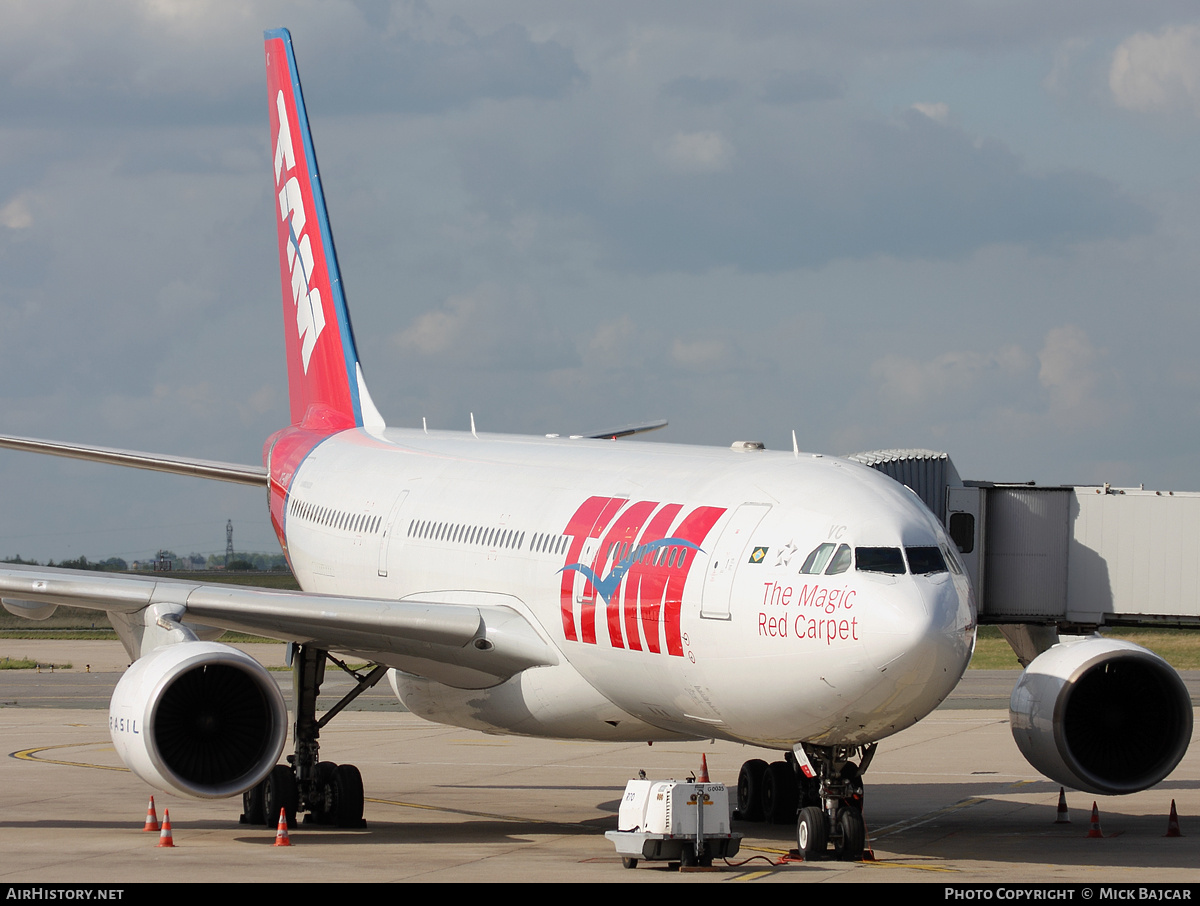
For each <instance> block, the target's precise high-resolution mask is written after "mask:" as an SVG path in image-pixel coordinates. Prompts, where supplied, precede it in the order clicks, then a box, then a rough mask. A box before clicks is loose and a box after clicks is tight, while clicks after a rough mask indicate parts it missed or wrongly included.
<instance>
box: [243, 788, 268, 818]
mask: <svg viewBox="0 0 1200 906" xmlns="http://www.w3.org/2000/svg"><path fill="white" fill-rule="evenodd" d="M238 820H239V823H241V824H257V825H259V826H260V827H261V826H262V825H264V824H266V823H267V810H266V808H264V806H263V785H262V783H256V784H254V786H252V787H250V789H248V790H246V792H244V793H242V817H241V818H240V819H238Z"/></svg>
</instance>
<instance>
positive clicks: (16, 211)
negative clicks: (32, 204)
mask: <svg viewBox="0 0 1200 906" xmlns="http://www.w3.org/2000/svg"><path fill="white" fill-rule="evenodd" d="M0 224H3V225H4V226H6V227H8V228H9V229H10V230H24V229H28V228H29V227H30V226H32V225H33V214H32V213H31V212H30V210H29V203H28V202H27V200H26V199H25V198H23V197H17V198H14V199H13V200H12V201H10V202H9V203H8V204H6V205H5V206H4V207H2V208H0Z"/></svg>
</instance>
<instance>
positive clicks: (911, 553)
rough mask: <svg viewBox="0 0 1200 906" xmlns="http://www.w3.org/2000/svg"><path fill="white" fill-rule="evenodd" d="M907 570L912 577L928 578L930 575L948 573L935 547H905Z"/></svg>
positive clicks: (939, 551)
mask: <svg viewBox="0 0 1200 906" xmlns="http://www.w3.org/2000/svg"><path fill="white" fill-rule="evenodd" d="M904 553H905V555H907V557H908V569H909V572H911V573H912V574H913V575H914V576H928V575H930V574H932V573H944V572H949V570H948V569H947V568H946V560H945V558H944V557H942V552H941V550H939V549H938V548H936V547H906V548H905V549H904Z"/></svg>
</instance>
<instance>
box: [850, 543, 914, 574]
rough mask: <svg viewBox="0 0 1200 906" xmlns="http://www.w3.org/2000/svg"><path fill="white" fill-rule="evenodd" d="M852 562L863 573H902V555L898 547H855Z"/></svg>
mask: <svg viewBox="0 0 1200 906" xmlns="http://www.w3.org/2000/svg"><path fill="white" fill-rule="evenodd" d="M854 562H855V565H856V566H857V567H858V569H859V570H860V571H862V572H865V573H888V574H890V575H894V576H902V575H904V572H905V569H904V557H903V555H901V553H900V548H898V547H856V548H855V549H854Z"/></svg>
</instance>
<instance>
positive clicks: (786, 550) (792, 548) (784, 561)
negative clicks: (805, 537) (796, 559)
mask: <svg viewBox="0 0 1200 906" xmlns="http://www.w3.org/2000/svg"><path fill="white" fill-rule="evenodd" d="M794 553H796V542H795V541H792V540H791V539H789V540H788V543H787V544H785V545H784V546H783V547H781V548H780V549H779V554H778V555H777V556H776V557H775V565H776V566H787V565H788V564H789V563H791V562H792V554H794Z"/></svg>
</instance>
